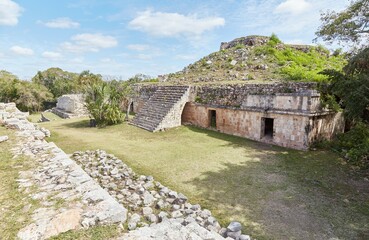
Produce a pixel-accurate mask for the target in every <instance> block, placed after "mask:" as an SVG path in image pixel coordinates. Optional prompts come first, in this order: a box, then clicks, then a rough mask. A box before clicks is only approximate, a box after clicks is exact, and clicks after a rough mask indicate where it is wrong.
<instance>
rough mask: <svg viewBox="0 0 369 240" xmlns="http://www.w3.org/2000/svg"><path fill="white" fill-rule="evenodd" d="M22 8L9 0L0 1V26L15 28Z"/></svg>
mask: <svg viewBox="0 0 369 240" xmlns="http://www.w3.org/2000/svg"><path fill="white" fill-rule="evenodd" d="M21 12H22V8H21V7H20V6H19V5H18V4H17V3H16V2H13V1H11V0H0V25H8V26H15V25H17V24H18V17H19V16H20V15H21Z"/></svg>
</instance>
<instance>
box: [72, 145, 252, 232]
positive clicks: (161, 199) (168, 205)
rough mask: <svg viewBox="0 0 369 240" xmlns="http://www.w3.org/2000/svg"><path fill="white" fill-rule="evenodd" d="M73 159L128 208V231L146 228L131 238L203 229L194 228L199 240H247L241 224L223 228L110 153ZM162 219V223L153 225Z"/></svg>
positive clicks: (203, 211)
mask: <svg viewBox="0 0 369 240" xmlns="http://www.w3.org/2000/svg"><path fill="white" fill-rule="evenodd" d="M72 159H74V160H75V161H76V162H77V163H78V164H80V165H81V166H82V168H83V169H84V170H85V171H86V172H87V173H88V174H89V175H90V176H91V177H92V178H93V179H94V180H95V181H96V182H98V183H99V184H100V186H102V187H103V188H104V189H105V190H106V191H108V192H109V194H110V195H111V196H113V197H114V198H115V199H116V200H117V201H118V202H119V203H121V204H123V205H124V206H126V207H128V210H129V212H128V229H129V230H135V229H136V228H137V227H145V228H144V229H140V230H137V231H134V232H133V233H131V234H130V235H129V236H132V238H131V239H135V238H137V239H144V238H138V236H139V235H140V234H142V236H146V235H145V234H151V235H154V236H156V238H155V239H165V238H161V237H162V235H161V234H163V232H165V229H171V228H172V229H176V230H175V231H174V230H173V231H174V232H176V231H177V232H182V231H183V234H184V236H186V234H187V233H186V231H188V230H189V229H198V228H204V230H199V231H195V232H197V233H199V234H198V236H202V237H200V238H199V239H222V238H219V237H221V236H222V237H230V238H231V239H250V237H249V236H248V235H242V234H241V224H240V223H238V222H232V223H231V224H230V225H229V226H228V227H227V228H222V227H221V226H220V224H219V222H218V221H217V220H216V218H215V217H214V216H212V214H211V212H210V211H209V210H207V209H202V208H201V206H200V205H199V204H191V203H189V202H188V198H187V197H186V196H185V195H184V194H182V193H177V192H176V191H173V190H171V189H169V188H168V187H166V186H163V185H162V184H161V183H160V182H157V181H155V180H154V178H153V177H152V176H144V175H137V174H135V173H134V172H133V171H132V169H131V168H129V167H128V166H127V165H126V164H125V163H124V162H123V161H122V160H120V159H118V158H117V157H115V156H114V155H112V154H108V153H106V152H105V151H103V150H96V151H86V152H80V151H77V152H75V153H73V154H72ZM161 222H165V223H163V224H160V225H159V226H156V224H157V223H161ZM178 224H180V225H182V227H180V226H178ZM149 226H155V227H153V228H150V227H149ZM186 226H189V227H187V228H186ZM182 228H183V229H182ZM184 229H185V230H184ZM190 232H192V233H193V231H190ZM156 233H157V234H159V235H156ZM200 233H201V234H200ZM170 234H172V233H170ZM173 234H174V233H173ZM193 234H195V233H193ZM168 239H171V238H168ZM183 239H187V238H183ZM195 239H196V238H195Z"/></svg>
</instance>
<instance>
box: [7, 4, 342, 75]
mask: <svg viewBox="0 0 369 240" xmlns="http://www.w3.org/2000/svg"><path fill="white" fill-rule="evenodd" d="M348 4H349V1H348V0H326V1H324V0H260V1H257V0H244V1H242V0H238V1H236V0H224V1H220V0H207V1H198V0H197V1H196V0H189V1H186V0H158V1H149V0H146V1H144V0H130V1H128V0H126V1H123V0H122V1H118V0H104V1H102V0H72V1H68V0H65V1H64V0H58V1H50V0H0V69H4V70H7V71H10V72H12V73H14V74H16V75H18V76H19V77H20V78H23V79H30V78H31V77H32V76H34V75H35V74H36V72H37V71H38V70H41V71H42V70H45V69H47V68H49V67H60V68H62V69H64V70H67V71H72V72H81V71H83V70H91V71H92V72H93V73H100V74H102V75H104V76H114V77H117V78H120V79H127V78H129V77H131V76H133V75H134V74H136V73H143V74H148V75H151V76H156V75H158V74H165V73H170V72H175V71H178V70H181V69H182V68H183V67H185V66H186V65H188V64H189V63H192V62H193V61H195V60H198V59H200V58H201V57H203V56H205V55H207V54H209V53H212V52H214V51H217V50H218V49H219V45H220V43H221V42H225V41H230V40H232V39H234V38H237V37H242V36H247V35H266V36H270V35H271V34H272V33H276V34H277V35H278V37H279V38H280V39H281V40H282V41H284V42H286V43H297V44H312V39H313V38H314V37H315V36H314V32H315V31H316V29H317V27H318V26H319V25H320V20H319V16H320V12H321V11H324V12H325V11H327V10H328V9H329V10H336V11H339V10H342V9H344V8H345V7H347V5H348Z"/></svg>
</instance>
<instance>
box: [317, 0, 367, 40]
mask: <svg viewBox="0 0 369 240" xmlns="http://www.w3.org/2000/svg"><path fill="white" fill-rule="evenodd" d="M321 21H322V25H321V27H320V28H319V29H318V31H317V32H316V35H317V38H322V39H323V40H324V41H326V42H329V43H332V42H334V41H338V42H339V43H343V42H345V43H353V44H356V45H358V44H360V43H361V44H364V45H366V44H368V40H369V0H356V1H353V2H351V4H350V5H349V6H348V8H347V9H345V10H343V11H341V12H338V13H337V12H334V11H328V12H326V13H323V14H322V15H321ZM317 38H316V39H317ZM316 39H315V40H316Z"/></svg>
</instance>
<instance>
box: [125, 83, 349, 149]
mask: <svg viewBox="0 0 369 240" xmlns="http://www.w3.org/2000/svg"><path fill="white" fill-rule="evenodd" d="M179 89H187V90H182V92H181V91H180V90H179ZM319 98H320V94H319V92H318V91H317V90H316V84H315V83H274V84H242V85H205V86H142V87H141V88H140V89H138V97H137V98H135V99H134V100H133V104H134V106H135V107H134V110H135V111H136V112H137V113H138V114H137V115H136V117H135V119H133V122H132V123H133V124H134V125H136V126H139V127H142V128H144V129H147V130H149V131H160V130H165V129H166V128H171V127H175V126H179V125H180V124H189V125H195V126H199V127H202V128H208V129H212V130H216V131H219V132H223V133H227V134H232V135H236V136H241V137H245V138H249V139H253V140H256V141H260V142H266V143H270V144H275V145H279V146H283V147H289V148H295V149H308V148H309V146H310V145H311V144H312V143H313V142H314V141H316V140H318V139H331V138H332V137H333V136H334V135H335V134H337V133H340V132H343V130H344V119H343V116H342V113H335V112H331V111H329V110H327V109H323V108H322V107H321V104H320V100H319ZM179 118H180V119H181V122H180V123H179V122H178V121H175V119H179ZM170 119H172V120H173V121H170Z"/></svg>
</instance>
